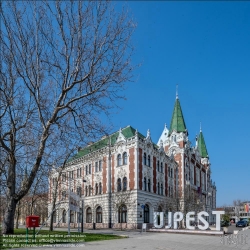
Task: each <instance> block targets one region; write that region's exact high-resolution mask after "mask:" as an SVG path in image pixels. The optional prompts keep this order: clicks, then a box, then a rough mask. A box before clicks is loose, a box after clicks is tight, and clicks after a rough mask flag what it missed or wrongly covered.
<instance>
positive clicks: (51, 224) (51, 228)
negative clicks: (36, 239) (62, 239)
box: [49, 213, 54, 231]
mask: <svg viewBox="0 0 250 250" xmlns="http://www.w3.org/2000/svg"><path fill="white" fill-rule="evenodd" d="M53 217H54V213H53V214H52V215H51V217H50V224H49V231H53Z"/></svg>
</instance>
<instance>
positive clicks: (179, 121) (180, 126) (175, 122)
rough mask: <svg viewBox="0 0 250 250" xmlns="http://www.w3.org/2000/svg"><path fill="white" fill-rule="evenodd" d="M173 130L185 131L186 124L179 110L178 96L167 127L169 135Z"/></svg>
mask: <svg viewBox="0 0 250 250" xmlns="http://www.w3.org/2000/svg"><path fill="white" fill-rule="evenodd" d="M173 130H175V131H176V132H185V131H186V124H185V121H184V117H183V114H182V110H181V104H180V101H179V98H176V101H175V105H174V112H173V115H172V120H171V125H170V129H169V135H170V134H171V133H172V132H173Z"/></svg>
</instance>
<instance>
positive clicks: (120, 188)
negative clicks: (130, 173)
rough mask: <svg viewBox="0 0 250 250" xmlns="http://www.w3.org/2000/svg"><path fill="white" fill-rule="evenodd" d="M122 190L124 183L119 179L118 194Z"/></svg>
mask: <svg viewBox="0 0 250 250" xmlns="http://www.w3.org/2000/svg"><path fill="white" fill-rule="evenodd" d="M121 190H122V182H121V178H118V180H117V192H119V191H121Z"/></svg>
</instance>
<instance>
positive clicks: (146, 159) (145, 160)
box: [144, 153, 147, 165]
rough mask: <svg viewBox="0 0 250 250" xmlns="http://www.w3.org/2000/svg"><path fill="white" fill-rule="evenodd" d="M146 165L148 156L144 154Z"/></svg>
mask: <svg viewBox="0 0 250 250" xmlns="http://www.w3.org/2000/svg"><path fill="white" fill-rule="evenodd" d="M144 165H147V155H146V153H144Z"/></svg>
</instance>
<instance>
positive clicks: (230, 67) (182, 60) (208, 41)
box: [112, 1, 250, 206]
mask: <svg viewBox="0 0 250 250" xmlns="http://www.w3.org/2000/svg"><path fill="white" fill-rule="evenodd" d="M116 4H117V5H118V6H119V5H121V4H124V2H117V3H116ZM126 5H127V6H128V7H129V8H130V10H131V12H132V13H133V16H134V19H135V20H136V22H137V25H138V27H137V29H136V32H135V34H134V36H133V43H134V45H135V47H136V53H135V55H134V57H133V60H134V62H135V63H138V62H142V66H141V67H140V68H139V69H138V70H137V71H136V72H135V78H134V79H135V82H134V83H128V85H127V86H128V87H127V89H126V90H125V92H124V94H125V95H126V97H127V100H126V101H120V102H119V105H120V107H122V109H121V110H119V113H118V114H116V115H114V116H113V117H112V122H113V125H114V127H115V128H116V129H117V130H118V129H119V128H120V127H125V126H127V125H131V126H133V127H134V128H137V129H138V130H139V131H140V132H141V133H143V134H146V131H147V129H150V131H151V135H152V138H153V140H154V142H157V141H158V138H159V136H160V135H161V133H162V130H163V127H164V123H166V124H167V126H168V128H169V125H170V120H171V116H172V111H173V107H174V102H175V90H176V84H178V86H179V88H178V89H179V91H178V92H179V98H180V102H181V106H182V111H183V114H184V118H185V122H186V126H187V128H188V131H189V139H190V140H191V141H192V142H193V143H194V139H195V135H196V134H197V133H198V132H199V127H200V121H201V123H202V130H203V134H204V137H205V141H206V145H207V149H208V153H209V156H210V161H211V164H212V165H211V169H212V179H213V180H214V181H215V182H216V185H217V205H218V206H220V205H225V204H231V203H232V201H233V200H234V199H243V200H250V192H249V191H248V187H249V186H250V174H249V169H250V166H249V165H250V162H249V158H248V153H249V138H250V111H249V107H250V98H249V92H250V15H249V13H250V2H247V1H242V2H233V1H232V2H231V1H229V2H226V1H223V2H219V1H211V2H206V1H202V2H198V1H194V2H191V1H184V2H179V1H155V2H153V1H152V2H151V1H145V2H142V1H128V2H127V3H126Z"/></svg>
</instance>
